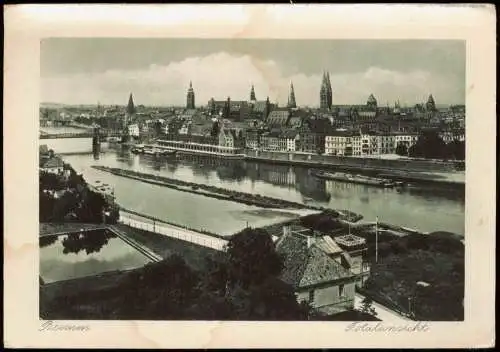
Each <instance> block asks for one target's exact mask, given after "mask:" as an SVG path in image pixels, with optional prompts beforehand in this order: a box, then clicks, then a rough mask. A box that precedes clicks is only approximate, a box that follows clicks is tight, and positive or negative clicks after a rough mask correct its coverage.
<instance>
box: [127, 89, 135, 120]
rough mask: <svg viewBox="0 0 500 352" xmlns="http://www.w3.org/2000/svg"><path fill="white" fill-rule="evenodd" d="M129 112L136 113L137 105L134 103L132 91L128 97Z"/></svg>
mask: <svg viewBox="0 0 500 352" xmlns="http://www.w3.org/2000/svg"><path fill="white" fill-rule="evenodd" d="M127 114H129V115H133V114H135V105H134V98H133V97H132V93H130V95H129V97H128V104H127Z"/></svg>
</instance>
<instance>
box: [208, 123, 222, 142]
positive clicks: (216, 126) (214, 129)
mask: <svg viewBox="0 0 500 352" xmlns="http://www.w3.org/2000/svg"><path fill="white" fill-rule="evenodd" d="M219 131H220V128H219V122H218V121H214V123H213V124H212V130H211V131H210V136H211V137H212V138H215V137H217V136H218V135H219Z"/></svg>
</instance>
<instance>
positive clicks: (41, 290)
mask: <svg viewBox="0 0 500 352" xmlns="http://www.w3.org/2000/svg"><path fill="white" fill-rule="evenodd" d="M124 6H125V7H127V5H124ZM387 6H390V5H387ZM167 7H168V6H167ZM174 7H175V6H174ZM244 7H247V6H244ZM248 7H249V8H251V7H252V6H248ZM256 13H257V12H256ZM60 15H61V16H63V15H62V12H61V13H60ZM252 16H253V17H251V19H252V18H255V16H256V15H255V13H254V14H253V15H252ZM102 18H104V17H102ZM159 18H160V16H158V18H154V19H155V20H158V19H159ZM98 19H99V20H100V19H101V17H99V16H98ZM68 26H69V25H68ZM199 26H200V28H202V27H203V24H199ZM207 26H208V25H207ZM331 26H332V28H334V27H335V24H334V23H332V24H331ZM68 28H69V27H68ZM75 28H76V27H75ZM207 28H208V27H207ZM245 28H249V25H247V27H245ZM353 28H354V26H353ZM200 30H201V29H200ZM244 31H245V30H243V32H244ZM57 33H59V32H57V31H55V30H54V31H53V32H52V33H50V35H47V36H43V37H40V38H39V39H38V40H37V41H36V45H37V46H38V49H37V50H39V57H37V61H38V63H39V71H37V72H38V75H39V77H38V78H37V80H34V81H33V82H34V83H33V84H35V83H37V85H36V84H35V87H34V88H30V90H33V91H35V92H36V94H37V97H38V99H37V102H36V105H35V106H34V108H33V109H32V110H33V114H34V115H33V116H32V117H31V121H32V122H30V124H33V126H35V127H34V128H35V129H36V132H34V134H32V135H33V136H36V137H34V138H36V140H35V141H34V142H35V144H34V146H33V143H32V142H33V141H31V143H30V144H29V145H31V148H35V149H36V151H35V149H33V151H34V152H35V153H36V155H35V157H34V158H33V159H30V160H36V163H37V164H36V165H33V167H32V168H31V169H28V171H27V173H28V174H25V176H29V178H30V179H32V182H33V184H34V185H35V186H34V187H38V193H36V191H35V193H34V194H32V195H30V196H28V198H29V199H33V200H34V201H36V204H37V205H36V209H33V210H32V211H33V212H35V211H36V214H33V217H32V218H33V219H37V224H36V226H34V227H33V228H37V229H38V233H37V234H33V238H36V236H38V246H36V252H35V253H36V256H34V257H33V258H36V259H35V260H36V262H37V263H36V268H37V271H36V272H34V278H33V280H34V281H33V282H34V283H36V292H35V293H34V294H33V297H31V298H30V300H35V301H37V302H38V305H37V307H36V310H37V311H36V312H35V311H33V312H32V314H33V315H36V318H35V320H37V321H38V323H37V325H38V333H39V334H42V335H43V334H45V335H44V336H48V335H49V334H56V333H61V332H62V331H63V330H73V331H72V332H68V331H66V332H65V333H66V334H67V338H68V339H71V338H70V336H71V335H70V334H73V335H77V334H79V335H83V334H84V333H85V330H89V331H90V330H91V329H94V328H93V327H91V324H92V322H96V321H98V322H101V323H102V324H104V325H100V326H101V327H100V328H99V329H104V327H105V326H106V324H115V323H120V322H121V323H126V322H130V321H133V322H136V324H139V323H140V322H148V324H152V323H155V324H156V323H162V322H174V323H175V322H183V323H186V322H193V323H196V322H200V323H201V322H206V323H209V322H219V323H221V322H239V323H249V324H251V323H259V322H260V323H280V324H283V323H285V322H286V323H294V322H295V323H301V322H309V323H314V322H316V323H322V324H326V325H324V326H325V327H328V326H337V325H336V324H337V323H340V324H341V325H340V326H341V328H340V329H341V330H342V331H343V332H344V333H351V334H353V335H352V337H351V339H352V338H354V339H363V336H367V335H370V334H373V333H376V332H378V333H379V335H381V336H382V335H385V337H386V338H389V336H388V335H390V334H393V335H398V334H399V335H401V334H403V332H405V333H407V334H410V333H411V334H412V336H411V337H412V338H413V339H425V337H423V336H425V335H424V334H425V333H426V332H428V331H430V330H432V327H433V324H436V323H454V324H463V323H465V322H466V321H467V316H469V315H468V314H470V313H467V311H471V310H472V311H474V308H472V306H469V305H468V303H467V302H468V299H469V298H470V297H471V296H469V295H470V294H471V293H470V292H471V289H470V287H471V286H469V285H472V287H473V288H474V289H477V288H478V287H479V286H478V285H481V283H480V281H478V280H479V278H480V277H481V280H487V278H486V276H485V275H487V273H488V271H482V272H480V271H474V273H471V272H470V271H469V269H470V268H469V267H468V266H469V265H471V264H470V262H471V261H475V260H477V259H474V258H472V259H470V257H468V256H467V253H468V252H467V251H468V250H469V249H468V248H469V246H470V245H471V241H476V240H478V239H479V237H481V236H480V234H482V235H483V236H482V237H481V238H482V239H483V240H484V242H483V245H484V246H485V247H486V248H487V247H489V246H490V244H489V243H490V242H487V241H489V238H487V237H486V236H487V231H486V230H485V229H483V230H480V231H475V232H474V231H471V227H470V226H471V224H472V223H473V225H474V226H479V227H480V226H481V225H483V224H484V226H486V225H487V224H490V223H489V222H488V221H490V220H488V219H489V218H488V217H487V216H486V215H484V216H483V215H481V214H479V215H475V216H476V217H475V218H474V219H473V220H470V221H469V220H467V219H468V216H469V215H470V214H477V213H474V212H473V210H471V204H474V205H475V206H477V205H478V204H480V202H479V203H478V201H477V200H476V201H475V203H474V202H472V203H471V202H469V200H468V197H470V196H474V195H475V196H476V197H477V196H478V194H479V193H481V195H486V194H485V192H484V191H480V189H483V190H484V189H485V184H486V182H487V181H483V182H482V181H481V180H479V179H477V178H476V179H471V178H470V175H469V173H470V172H471V171H470V168H471V167H472V166H471V165H473V166H474V167H475V172H476V174H477V173H479V174H480V173H481V172H480V170H479V169H478V165H479V168H481V166H480V165H481V163H479V162H475V163H474V161H472V162H471V158H477V157H476V156H475V155H476V154H473V152H472V150H473V149H472V148H473V147H472V145H471V144H470V140H471V137H470V133H471V132H470V129H469V128H470V125H471V124H476V123H480V121H481V118H483V119H484V121H485V123H486V120H487V119H486V116H487V114H488V110H486V113H485V114H483V116H482V117H481V116H478V115H477V114H471V112H470V109H471V108H470V101H471V100H470V98H469V95H470V94H474V89H477V90H479V92H483V91H484V90H480V89H481V86H480V84H477V83H475V81H472V80H471V76H470V73H469V72H470V71H469V70H470V68H469V66H470V62H471V61H470V55H469V54H468V50H470V46H468V45H470V44H469V43H470V42H468V41H467V40H466V39H465V38H460V37H459V36H455V37H453V36H450V37H449V38H446V37H444V36H436V38H429V37H422V38H418V37H415V38H414V37H408V38H401V37H395V38H390V37H381V38H377V37H375V36H373V37H370V36H368V35H366V36H365V37H354V36H353V38H343V37H339V38H321V37H319V36H318V37H317V38H301V37H300V36H297V38H293V37H290V36H288V37H282V38H280V37H278V36H276V37H273V36H272V35H271V34H270V33H269V35H268V37H258V36H255V37H252V36H249V37H246V36H245V35H229V36H225V37H224V36H213V37H209V36H201V35H200V36H196V35H190V36H186V35H182V36H181V35H179V36H161V35H158V34H157V33H156V32H155V33H156V34H151V35H150V36H148V35H147V32H146V33H143V34H142V35H141V36H137V35H126V34H124V35H120V36H116V35H110V36H106V35H105V33H106V32H105V31H104V30H103V32H102V33H101V32H99V31H98V30H97V29H96V30H95V31H93V32H88V33H89V34H86V35H83V36H82V35H80V36H78V35H71V34H64V33H59V34H57ZM113 33H115V32H113ZM11 47H12V46H11ZM476 64H477V63H476ZM36 69H37V70H38V67H37V68H36ZM471 82H472V83H471ZM30 84H31V83H30ZM18 91H19V90H18ZM18 99H20V98H19V97H18ZM17 102H18V103H19V102H22V100H17ZM474 104H475V105H474V106H475V108H476V109H477V106H478V104H477V103H474ZM484 106H485V107H486V105H484ZM12 120H14V118H13V119H12ZM490 120H492V121H494V117H493V118H492V119H490ZM17 121H18V122H16V123H21V122H20V121H21V119H20V118H18V120H17ZM26 121H28V120H26ZM466 127H467V128H466ZM466 131H467V133H466ZM15 135H16V136H18V137H16V138H21V137H20V135H19V134H15ZM12 136H13V135H11V138H12ZM485 138H486V136H485ZM479 139H480V138H479ZM484 140H485V141H486V139H484ZM485 143H486V142H485ZM26 145H28V144H26ZM13 147H14V146H13V145H12V148H13ZM492 148H493V146H492ZM11 150H15V149H11ZM492 150H493V149H492ZM11 153H12V152H11ZM14 153H15V152H14ZM474 153H476V152H474ZM484 157H486V155H484ZM21 158H22V157H21ZM476 160H477V159H476ZM482 165H484V169H483V171H484V173H485V175H486V174H487V173H489V172H490V171H491V172H492V171H493V170H494V169H495V167H494V166H491V165H492V164H491V163H488V162H483V164H482ZM466 175H467V177H466ZM23 179H26V178H23ZM485 180H486V179H485ZM11 182H13V181H11ZM488 182H489V181H488ZM476 186H478V187H482V188H478V190H477V191H475V190H474V189H472V187H476ZM491 186H492V187H493V188H491V190H492V193H494V189H495V188H494V185H493V184H492V185H491ZM20 187H21V188H22V186H20ZM35 189H36V188H35ZM466 195H467V197H466ZM26 199H27V198H26ZM26 204H27V203H26ZM485 204H486V203H485ZM26 209H27V208H26ZM478 211H481V210H480V209H479V208H478V209H477V210H476V212H478ZM488 211H489V210H488ZM25 214H27V215H28V217H27V218H29V219H31V218H30V215H29V213H27V212H25ZM18 216H19V217H18V218H17V221H24V220H20V219H21V215H18ZM483 222H484V223H483ZM481 231H482V232H481ZM26 236H28V234H26ZM475 236H476V237H475ZM14 237H15V236H14ZM493 241H494V239H493ZM34 243H35V242H33V246H35V245H34ZM492 245H493V247H492V248H494V243H492ZM12 248H14V247H12ZM13 253H15V252H13ZM476 253H477V251H476ZM483 253H484V257H485V258H486V257H487V256H488V257H489V254H488V253H490V252H486V251H485V252H483ZM492 253H494V252H492ZM9 256H10V257H11V258H13V257H14V256H16V255H15V254H12V255H7V257H9ZM19 258H20V257H19ZM485 258H483V259H485ZM19 260H20V259H18V262H19V263H20V261H19ZM491 270H494V269H493V268H492V269H491ZM481 274H483V276H482V275H481ZM471 275H476V281H474V283H473V284H471V283H470V281H469V280H470V276H471ZM481 282H482V281H481ZM493 282H494V278H493ZM466 284H467V285H466ZM485 287H486V286H485ZM26 297H28V296H26ZM491 304H492V306H491V307H492V308H493V307H494V302H491ZM68 322H70V323H68ZM110 326H111V325H110ZM173 326H175V325H173ZM370 329H372V330H370ZM74 330H81V331H80V332H79V333H77V332H76V331H74ZM102 331H103V332H104V330H102ZM229 331H230V330H229ZM186 332H187V330H184V334H185V333H186ZM354 333H357V334H358V336H356V335H354ZM331 334H334V332H332V333H331ZM419 334H420V335H419ZM361 335H363V336H361ZM138 336H140V335H138ZM318 336H319V335H318ZM332 336H333V335H332ZM418 336H421V337H418ZM80 338H83V336H81V337H80ZM101 338H103V337H101ZM138 338H139V337H138ZM399 338H401V336H399ZM287 346H288V345H287ZM386 347H388V346H386ZM436 347H437V346H436Z"/></svg>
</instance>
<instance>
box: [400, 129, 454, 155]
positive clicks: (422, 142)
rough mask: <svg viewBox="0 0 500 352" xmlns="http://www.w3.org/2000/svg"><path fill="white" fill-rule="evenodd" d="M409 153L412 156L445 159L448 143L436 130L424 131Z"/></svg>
mask: <svg viewBox="0 0 500 352" xmlns="http://www.w3.org/2000/svg"><path fill="white" fill-rule="evenodd" d="M409 154H410V156H412V157H418V158H429V159H444V158H445V157H446V143H445V142H444V141H443V139H442V138H441V137H440V136H439V134H438V133H437V132H436V131H423V132H422V134H421V135H420V137H419V138H418V140H417V143H415V144H414V145H413V146H411V147H410V150H409Z"/></svg>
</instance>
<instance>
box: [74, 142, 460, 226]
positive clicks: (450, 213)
mask: <svg viewBox="0 0 500 352" xmlns="http://www.w3.org/2000/svg"><path fill="white" fill-rule="evenodd" d="M67 160H68V162H70V163H71V164H72V165H74V167H77V168H79V169H80V170H82V171H83V172H84V174H89V173H90V174H92V175H95V177H97V175H99V176H98V177H100V178H103V179H104V178H106V179H107V180H108V181H109V182H112V183H114V184H123V185H125V184H127V186H126V187H129V188H130V185H131V184H135V185H137V182H135V181H134V183H130V182H129V181H131V180H125V179H123V178H120V177H116V176H113V175H109V174H108V175H105V174H104V173H102V172H99V173H95V172H94V171H91V170H92V169H89V167H90V165H92V164H96V163H97V164H99V165H104V166H109V167H119V168H124V169H130V170H135V171H139V172H146V173H154V174H157V175H163V176H166V177H171V178H176V179H181V180H183V181H187V182H197V183H204V184H210V185H213V186H216V187H224V188H228V189H233V190H237V191H242V192H248V193H254V194H262V195H266V196H270V197H275V198H281V199H286V200H290V201H295V202H304V203H309V204H318V205H322V206H328V207H331V208H334V209H349V210H352V211H354V212H357V213H360V214H362V215H363V216H364V217H365V219H366V220H368V221H371V220H374V219H375V217H377V216H378V217H379V219H380V220H381V221H384V222H389V223H393V224H396V225H401V226H407V227H412V228H416V229H420V230H422V231H429V232H431V231H440V230H443V231H451V232H456V233H459V234H463V233H464V217H465V195H464V192H463V191H458V190H453V189H446V188H442V187H439V188H436V187H429V186H420V185H419V186H418V187H414V188H413V187H410V188H402V189H384V188H377V187H371V186H365V185H359V184H350V183H343V182H337V181H332V180H324V179H320V178H317V177H315V176H313V175H312V174H311V170H309V169H307V168H303V167H292V166H287V165H272V164H266V163H254V162H245V161H242V160H229V159H221V158H206V157H200V156H181V155H178V157H177V158H176V159H172V158H170V159H168V158H166V159H159V160H158V159H155V158H153V157H149V156H144V155H134V154H131V153H130V152H129V151H128V149H127V148H121V147H120V148H119V149H117V150H116V151H115V152H107V153H103V154H101V157H100V160H99V161H94V160H92V158H91V157H90V158H89V157H88V156H85V155H74V156H68V158H67ZM109 182H108V183H109ZM124 187H125V186H124ZM132 187H133V188H137V187H138V186H132ZM129 191H131V190H130V189H129ZM141 192H142V193H141V194H137V196H136V197H135V202H136V203H137V204H134V206H132V208H134V209H138V208H141V209H143V210H145V211H146V212H148V213H151V212H154V213H156V214H158V213H159V212H160V211H161V209H158V206H159V204H160V203H161V204H163V206H164V207H165V208H164V209H163V214H165V215H164V216H169V217H170V216H171V217H173V218H176V219H177V220H174V219H171V220H172V221H176V222H179V220H182V221H183V223H185V224H186V225H187V226H193V227H197V225H200V224H202V225H201V226H203V227H205V226H204V224H214V223H215V222H217V221H218V222H219V223H220V222H221V221H222V222H226V224H227V226H229V227H230V223H231V222H232V221H233V220H231V218H230V216H226V217H224V216H222V215H221V216H222V217H219V218H218V219H217V220H214V219H211V218H210V217H211V216H218V215H215V213H214V211H213V210H209V209H206V208H205V207H206V206H208V207H219V208H221V209H222V208H225V207H227V206H226V205H224V206H222V205H221V204H222V203H217V202H216V200H214V199H211V200H209V202H208V203H207V204H205V201H206V200H207V198H204V200H203V201H201V200H200V201H199V202H198V203H199V205H198V206H195V207H194V208H193V207H192V206H191V204H192V203H191V200H189V201H188V200H184V199H187V198H186V197H188V196H187V195H186V193H184V194H183V195H182V197H180V196H179V197H176V196H173V194H171V193H169V191H167V190H165V189H163V188H158V187H156V188H152V186H151V185H147V187H143V186H141ZM174 192H175V191H174ZM160 198H161V201H160ZM169 198H171V201H175V202H176V204H175V206H176V207H177V208H178V207H185V206H187V204H188V203H189V204H190V206H189V207H188V208H185V209H186V210H185V211H184V213H188V214H189V212H190V211H196V212H197V213H198V214H197V215H196V216H186V217H180V216H178V215H175V212H176V210H172V207H170V206H169V205H168V203H166V202H167V201H168V199H169ZM174 199H175V200H174ZM196 199H200V198H199V197H198V198H196ZM118 201H119V202H120V200H118ZM209 204H210V205H209ZM136 205H137V206H136ZM237 205H238V204H236V205H235V206H237ZM167 214H168V215H167ZM203 214H206V215H203ZM203 217H204V218H205V220H202V218H203ZM234 221H239V219H238V220H236V219H234ZM220 227H221V226H217V228H220Z"/></svg>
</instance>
